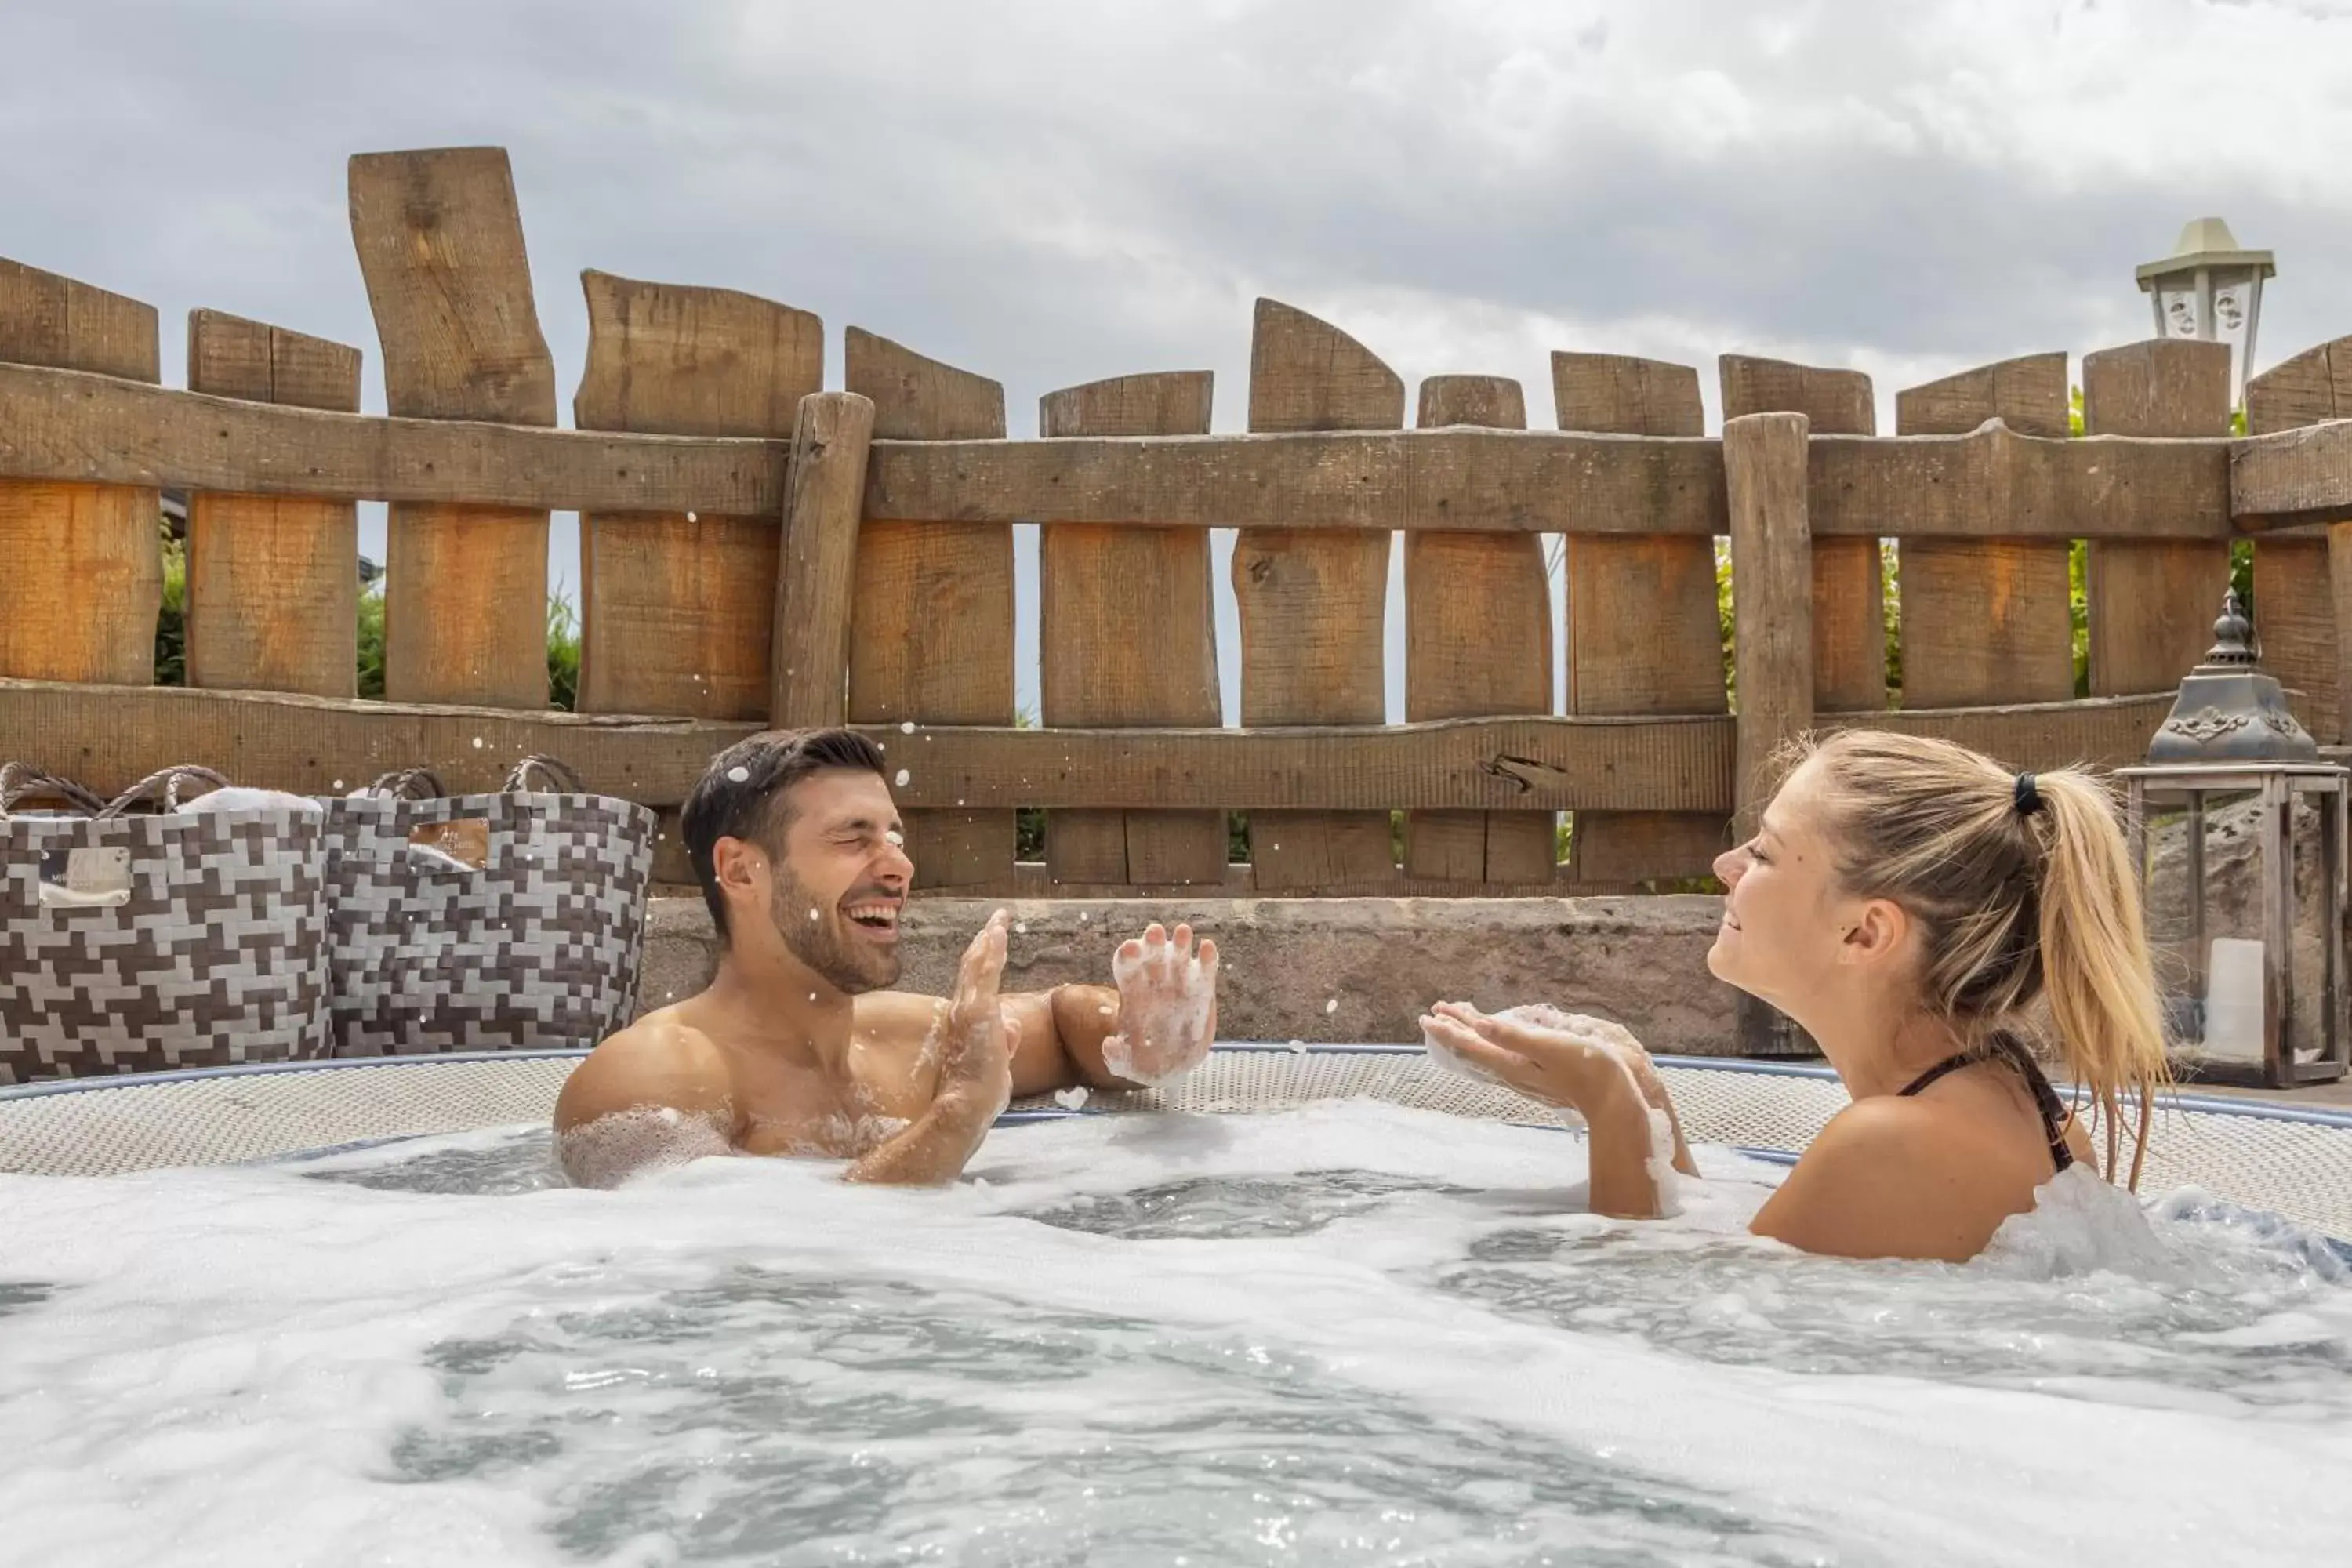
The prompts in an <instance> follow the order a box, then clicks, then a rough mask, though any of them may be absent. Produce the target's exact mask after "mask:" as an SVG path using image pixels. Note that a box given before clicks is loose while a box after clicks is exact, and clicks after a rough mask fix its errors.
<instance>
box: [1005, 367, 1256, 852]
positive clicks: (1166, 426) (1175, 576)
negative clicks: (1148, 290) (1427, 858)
mask: <svg viewBox="0 0 2352 1568" xmlns="http://www.w3.org/2000/svg"><path fill="white" fill-rule="evenodd" d="M1211 393H1212V384H1211V380H1210V375H1209V373H1208V372H1207V371H1204V370H1202V371H1171V372H1168V373H1166V374H1158V375H1126V376H1119V377H1118V378H1116V379H1114V380H1110V381H1097V382H1090V383H1088V384H1086V385H1083V386H1072V387H1065V388H1064V389H1062V390H1061V391H1059V392H1049V393H1047V394H1046V395H1045V396H1044V397H1042V398H1040V399H1039V400H1038V405H1037V421H1038V433H1039V434H1040V435H1041V436H1044V437H1047V438H1049V439H1051V438H1053V437H1075V436H1205V435H1207V434H1208V433H1209V415H1210V396H1211ZM1040 535H1041V537H1040V540H1039V545H1038V555H1037V579H1038V591H1037V599H1038V607H1039V610H1040V619H1039V629H1038V645H1037V646H1038V651H1039V660H1038V663H1039V680H1038V706H1039V709H1040V714H1039V717H1040V720H1041V721H1042V722H1043V723H1044V724H1045V726H1046V727H1047V728H1049V729H1061V728H1076V729H1101V728H1106V727H1125V726H1138V727H1150V726H1158V725H1174V726H1179V727H1193V728H1205V729H1212V730H1213V729H1215V728H1216V727H1217V726H1218V725H1220V724H1222V723H1223V721H1224V708H1223V700H1222V698H1221V696H1220V693H1219V690H1218V687H1217V623H1216V606H1215V604H1214V601H1213V598H1212V596H1211V594H1210V573H1211V569H1212V568H1211V565H1210V560H1209V531H1208V530H1207V529H1205V528H1111V527H1103V526H1098V525H1095V524H1090V523H1076V522H1049V523H1046V524H1045V527H1044V528H1043V529H1042V530H1041V531H1040ZM1227 859H1228V855H1227V849H1226V836H1225V814H1224V813H1223V812H1222V811H1079V810H1061V811H1049V812H1047V813H1046V814H1045V872H1046V876H1047V877H1048V879H1050V880H1052V881H1055V882H1094V883H1112V884H1117V883H1136V884H1143V885H1150V884H1161V885H1165V884H1171V883H1174V884H1189V885H1193V886H1199V887H1203V888H1210V889H1218V888H1222V887H1223V885H1224V880H1225V866H1226V862H1227Z"/></svg>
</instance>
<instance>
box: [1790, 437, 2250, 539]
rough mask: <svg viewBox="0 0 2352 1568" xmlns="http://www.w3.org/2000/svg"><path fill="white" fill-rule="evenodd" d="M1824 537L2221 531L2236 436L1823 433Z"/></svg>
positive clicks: (1820, 489)
mask: <svg viewBox="0 0 2352 1568" xmlns="http://www.w3.org/2000/svg"><path fill="white" fill-rule="evenodd" d="M2229 465H2230V444H2229V443H2227V442H2224V441H2219V440H2201V441H2179V440H2164V439H2151V440H2132V439H2129V438H2126V437H2092V438H2089V439H2078V440H2059V439H2045V438H2042V437H2031V436H2023V435H2020V434H2019V433H2018V432H2016V431H2014V430H2011V429H2010V428H2008V427H2007V426H2003V425H1992V426H1987V427H1984V428H1981V429H1979V430H1976V431H1974V432H1972V433H1970V434H1969V435H1966V436H1897V437H1881V438H1876V439H1865V438H1862V437H1843V436H1815V437H1813V438H1812V446H1811V471H1812V494H1811V507H1812V510H1813V514H1814V519H1815V521H1816V524H1817V527H1816V529H1815V534H1816V536H1817V537H1818V536H1821V535H1823V534H1829V535H1838V536H1845V535H1853V536H1856V537H1864V536H1867V537H1876V536H1878V535H1880V534H1882V533H1883V534H1885V535H1886V536H1887V537H1890V538H1905V539H2068V540H2072V539H2179V540H2220V539H2227V538H2229V537H2230V535H2231V519H2230V479H2229Z"/></svg>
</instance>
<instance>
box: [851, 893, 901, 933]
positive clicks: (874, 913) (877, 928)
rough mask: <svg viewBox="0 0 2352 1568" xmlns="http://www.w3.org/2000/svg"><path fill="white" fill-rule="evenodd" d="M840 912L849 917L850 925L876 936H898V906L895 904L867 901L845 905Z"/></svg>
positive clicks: (884, 901)
mask: <svg viewBox="0 0 2352 1568" xmlns="http://www.w3.org/2000/svg"><path fill="white" fill-rule="evenodd" d="M842 912H843V913H844V914H845V915H847V916H848V917H849V920H850V923H851V924H852V925H855V926H857V927H858V928H860V929H861V930H864V931H872V932H873V933H874V934H876V935H877V936H896V935H898V905H897V904H896V903H892V902H888V901H886V900H875V899H869V900H864V901H862V902H859V903H855V904H849V905H846V906H845V907H844V908H843V910H842Z"/></svg>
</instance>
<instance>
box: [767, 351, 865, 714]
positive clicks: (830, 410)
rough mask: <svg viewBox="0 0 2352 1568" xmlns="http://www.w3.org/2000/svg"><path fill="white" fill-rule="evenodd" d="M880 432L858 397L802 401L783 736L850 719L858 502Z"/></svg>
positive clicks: (773, 700) (785, 581)
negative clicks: (870, 446)
mask: <svg viewBox="0 0 2352 1568" xmlns="http://www.w3.org/2000/svg"><path fill="white" fill-rule="evenodd" d="M873 429H874V404H873V402H872V400H870V399H868V398H865V397H860V396H859V395H857V394H856V393H854V392H819V393H813V394H811V395H809V396H807V397H803V398H802V399H801V405H800V415H799V418H798V421H797V423H796V425H795V426H794V428H793V468H792V474H793V480H792V494H791V496H790V497H789V498H788V499H787V500H786V501H785V504H784V519H783V565H782V570H781V571H780V572H778V573H776V574H775V575H774V589H773V591H774V595H775V611H774V623H773V626H772V631H771V633H770V642H771V646H772V649H773V652H772V655H771V657H770V658H769V666H768V667H769V668H770V670H771V671H772V677H773V679H772V686H771V689H770V692H769V699H768V711H769V713H770V715H771V720H772V722H773V723H774V724H775V726H776V727H777V728H778V729H780V730H809V729H825V728H829V727H831V726H833V725H835V724H839V723H842V722H844V721H845V720H846V718H847V717H848V710H849V665H850V659H849V629H850V620H851V595H853V594H854V593H855V592H856V583H857V533H858V498H859V495H860V492H861V491H862V490H863V489H864V488H865V484H866V443H867V441H868V439H869V438H870V437H871V433H872V431H873Z"/></svg>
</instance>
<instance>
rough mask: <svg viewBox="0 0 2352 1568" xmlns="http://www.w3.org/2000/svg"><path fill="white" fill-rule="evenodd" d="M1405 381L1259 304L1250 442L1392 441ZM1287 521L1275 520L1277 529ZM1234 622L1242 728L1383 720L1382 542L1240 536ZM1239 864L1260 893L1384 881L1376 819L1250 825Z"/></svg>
mask: <svg viewBox="0 0 2352 1568" xmlns="http://www.w3.org/2000/svg"><path fill="white" fill-rule="evenodd" d="M1403 424H1404V382H1403V381H1402V379H1401V378H1400V377H1399V376H1398V375H1397V374H1396V372H1394V371H1392V370H1391V369H1390V368H1389V367H1388V366H1387V365H1386V364H1383V363H1381V361H1380V359H1379V358H1378V357H1377V356H1375V355H1374V354H1373V353H1371V351H1370V350H1369V349H1367V348H1365V347H1364V346H1363V344H1361V343H1360V342H1356V340H1355V339H1353V338H1351V337H1349V336H1348V334H1347V333H1345V332H1343V331H1339V329H1338V328H1337V327H1334V326H1332V325H1331V324H1330V323H1329V322H1328V321H1318V319H1317V318H1315V317H1313V316H1310V315H1308V314H1307V313H1306V312H1305V311H1303V310H1296V309H1294V308H1292V307H1291V306H1288V305H1285V304H1283V303H1281V302H1280V301H1278V300H1259V301H1258V302H1257V310H1256V316H1255V321H1253V322H1252V325H1251V332H1250V404H1249V427H1250V428H1251V429H1252V430H1253V431H1327V430H1395V429H1399V428H1402V426H1403ZM1283 521H1287V520H1283ZM1233 573H1234V598H1235V599H1236V600H1237V601H1238V603H1239V607H1240V611H1241V643H1242V722H1243V723H1244V724H1245V725H1251V726H1268V725H1276V724H1376V723H1379V722H1380V721H1381V719H1382V718H1383V717H1384V716H1385V711H1384V710H1385V706H1386V703H1387V687H1386V682H1385V680H1384V679H1383V660H1384V657H1385V644H1384V640H1383V636H1382V623H1383V619H1384V617H1385V615H1386V612H1387V608H1388V580H1389V535H1388V533H1387V532H1385V531H1357V532H1355V533H1352V534H1342V535H1338V536H1333V535H1328V534H1317V533H1314V532H1311V531H1307V530H1303V529H1298V528H1294V527H1287V526H1276V527H1273V528H1245V529H1243V530H1242V531H1241V532H1240V534H1239V537H1238V538H1237V539H1236V540H1235V542H1234V565H1233ZM1250 863H1251V865H1252V866H1254V867H1255V868H1256V880H1257V886H1258V889H1259V890H1260V891H1261V892H1269V893H1271V892H1280V891H1285V890H1293V889H1296V890H1304V889H1312V888H1315V887H1318V886H1322V885H1324V884H1327V883H1331V882H1339V881H1360V880H1367V879H1378V878H1381V877H1383V876H1393V875H1394V874H1395V868H1396V854H1395V850H1394V848H1393V847H1391V842H1390V835H1389V819H1388V815H1387V813H1386V812H1385V811H1383V812H1378V813H1373V812H1364V813H1359V814H1355V815H1353V816H1339V815H1336V814H1330V813H1316V814H1307V815H1299V816H1288V815H1282V816H1277V815H1274V814H1270V813H1263V812H1262V813H1259V814H1257V815H1255V816H1252V817H1251V818H1250Z"/></svg>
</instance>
